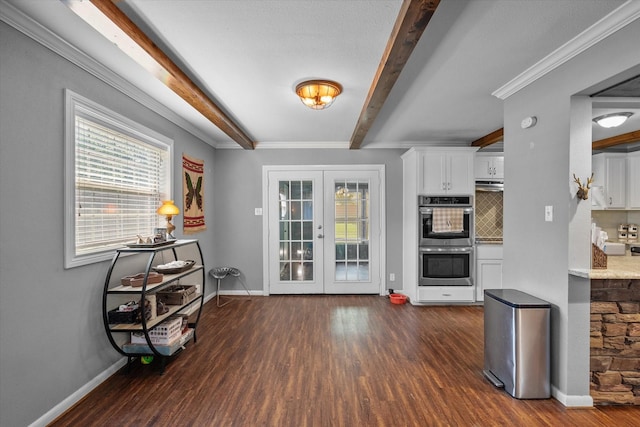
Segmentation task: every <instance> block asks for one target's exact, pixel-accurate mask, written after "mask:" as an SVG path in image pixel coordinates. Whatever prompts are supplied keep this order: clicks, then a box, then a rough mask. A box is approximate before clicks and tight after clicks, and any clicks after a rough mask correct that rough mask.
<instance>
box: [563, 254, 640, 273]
mask: <svg viewBox="0 0 640 427" xmlns="http://www.w3.org/2000/svg"><path fill="white" fill-rule="evenodd" d="M569 274H571V275H574V276H579V277H585V278H589V279H640V256H631V255H630V252H629V251H627V255H626V256H611V255H609V256H608V257H607V268H606V269H591V270H585V269H570V270H569Z"/></svg>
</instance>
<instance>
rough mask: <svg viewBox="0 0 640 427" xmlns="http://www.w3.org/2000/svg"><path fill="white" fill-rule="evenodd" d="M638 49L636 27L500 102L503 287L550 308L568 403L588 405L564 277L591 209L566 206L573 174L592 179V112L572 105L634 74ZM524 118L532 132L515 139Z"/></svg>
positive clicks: (576, 263) (580, 252)
mask: <svg viewBox="0 0 640 427" xmlns="http://www.w3.org/2000/svg"><path fill="white" fill-rule="evenodd" d="M638 40H640V22H639V21H635V22H634V23H632V24H630V25H628V26H627V27H625V28H624V29H622V30H620V31H618V32H617V33H615V34H613V35H611V36H609V37H608V38H606V39H604V40H603V41H601V42H600V43H598V44H597V45H595V46H593V47H591V48H589V49H588V50H586V51H585V52H583V53H581V54H579V55H578V56H576V57H574V58H573V59H571V60H570V61H569V62H567V63H565V64H563V65H562V66H560V67H559V68H557V69H556V70H554V71H553V72H551V73H550V74H548V75H546V76H545V77H543V78H541V79H540V80H538V81H536V82H535V83H533V84H532V85H530V86H528V87H526V88H524V89H522V90H520V91H519V92H517V93H515V94H514V95H512V96H511V97H509V98H508V99H506V101H505V108H504V111H505V113H504V134H505V143H504V149H505V150H504V151H505V181H506V182H508V184H509V185H508V186H507V188H506V189H505V193H504V246H505V248H504V249H505V250H504V254H505V256H504V284H505V287H509V288H516V289H520V290H523V291H525V292H528V293H531V294H533V295H535V296H538V297H540V298H543V299H546V300H548V301H549V302H551V303H552V304H553V305H554V309H553V313H552V385H553V386H554V387H555V389H556V390H557V392H559V397H563V396H565V397H567V400H568V401H569V403H571V401H572V399H576V400H577V401H580V400H581V398H582V397H584V396H587V399H588V395H589V387H588V384H589V383H588V372H589V370H588V362H589V361H588V355H589V339H588V328H587V326H588V322H589V316H588V313H589V311H588V298H589V293H588V292H587V291H586V289H587V287H588V286H589V281H588V280H579V279H578V278H574V277H572V278H571V279H570V278H569V276H568V269H569V267H584V268H588V266H589V249H588V248H589V243H588V242H589V240H588V235H589V225H590V206H589V204H588V203H586V202H583V203H578V202H577V200H575V187H574V186H573V185H572V181H573V178H572V173H573V172H575V173H576V175H579V176H581V177H586V176H588V175H589V174H590V171H591V161H590V159H591V158H590V155H591V138H590V129H589V130H588V131H587V130H585V126H586V127H590V126H591V124H590V118H591V116H590V113H591V111H590V109H589V108H585V105H584V99H581V98H575V99H572V96H573V95H575V94H577V93H579V92H581V91H583V90H585V89H586V88H589V87H591V86H593V85H595V84H596V83H599V82H601V81H603V80H605V79H608V78H610V77H612V76H614V75H616V74H618V73H620V72H622V71H625V70H627V69H629V68H632V67H633V66H635V65H637V64H640V49H638V44H637V41H638ZM527 116H537V117H538V124H537V125H536V126H535V127H533V128H530V129H521V128H520V121H521V120H522V119H523V118H525V117H527ZM572 119H573V121H572ZM576 122H579V123H578V124H575V123H576ZM580 123H581V125H580ZM583 179H584V178H583ZM546 205H552V206H553V207H554V220H553V222H545V221H544V206H546ZM580 286H582V287H583V288H580Z"/></svg>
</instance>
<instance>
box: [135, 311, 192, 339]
mask: <svg viewBox="0 0 640 427" xmlns="http://www.w3.org/2000/svg"><path fill="white" fill-rule="evenodd" d="M148 333H149V339H150V340H151V344H160V345H167V344H170V343H171V342H172V341H173V340H175V339H176V338H178V337H179V336H180V335H182V317H181V316H176V317H173V316H172V317H170V318H169V319H168V320H165V321H164V322H162V323H160V324H159V325H158V326H156V327H155V328H152V329H149V331H148ZM146 343H147V340H146V339H145V337H144V333H143V332H142V331H140V332H131V344H146Z"/></svg>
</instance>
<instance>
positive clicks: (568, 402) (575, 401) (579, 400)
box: [551, 386, 593, 408]
mask: <svg viewBox="0 0 640 427" xmlns="http://www.w3.org/2000/svg"><path fill="white" fill-rule="evenodd" d="M551 395H552V396H553V397H554V398H555V399H556V400H557V401H558V402H560V403H562V404H563V405H564V406H566V407H567V408H585V407H589V408H590V407H592V406H593V398H592V397H591V396H589V395H586V396H579V395H566V394H564V393H562V392H561V391H560V390H558V389H557V388H556V387H553V386H552V387H551Z"/></svg>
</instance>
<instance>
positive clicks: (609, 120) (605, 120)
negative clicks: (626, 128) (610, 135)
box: [593, 111, 633, 128]
mask: <svg viewBox="0 0 640 427" xmlns="http://www.w3.org/2000/svg"><path fill="white" fill-rule="evenodd" d="M631 116H633V113H630V112H628V111H625V112H623V113H611V114H605V115H603V116H598V117H596V118H595V119H593V121H594V122H596V123H597V124H598V125H600V126H602V127H603V128H614V127H617V126H620V125H621V124H623V123H624V122H626V121H627V119H628V118H629V117H631Z"/></svg>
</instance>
